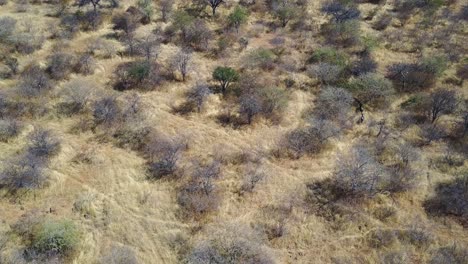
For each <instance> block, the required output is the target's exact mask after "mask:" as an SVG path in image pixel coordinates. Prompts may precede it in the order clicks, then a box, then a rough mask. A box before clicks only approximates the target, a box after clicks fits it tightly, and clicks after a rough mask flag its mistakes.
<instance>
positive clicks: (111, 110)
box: [93, 96, 121, 126]
mask: <svg viewBox="0 0 468 264" xmlns="http://www.w3.org/2000/svg"><path fill="white" fill-rule="evenodd" d="M93 117H94V123H95V124H96V125H104V126H111V125H112V124H114V123H115V122H117V121H118V120H119V119H120V117H121V109H120V107H119V105H118V103H117V99H116V98H115V97H113V96H105V97H103V98H101V99H99V100H98V101H96V102H95V103H94V106H93Z"/></svg>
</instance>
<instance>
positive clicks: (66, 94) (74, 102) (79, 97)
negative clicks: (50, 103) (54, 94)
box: [59, 79, 94, 115]
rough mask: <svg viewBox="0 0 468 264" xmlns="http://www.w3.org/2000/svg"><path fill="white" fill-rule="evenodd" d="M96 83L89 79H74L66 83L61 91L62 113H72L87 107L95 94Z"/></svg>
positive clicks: (60, 106) (60, 107) (60, 105)
mask: <svg viewBox="0 0 468 264" xmlns="http://www.w3.org/2000/svg"><path fill="white" fill-rule="evenodd" d="M93 88H94V84H92V83H91V82H90V81H88V80H80V79H73V80H71V81H69V82H67V83H66V84H64V87H63V90H62V92H61V98H62V100H63V101H62V102H61V103H60V104H59V109H60V111H61V112H62V113H65V114H67V115H72V114H76V113H79V112H81V111H82V110H83V109H85V108H86V107H87V105H88V104H89V102H90V99H91V96H92V95H93V94H94V89H93Z"/></svg>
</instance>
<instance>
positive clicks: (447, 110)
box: [428, 89, 457, 123]
mask: <svg viewBox="0 0 468 264" xmlns="http://www.w3.org/2000/svg"><path fill="white" fill-rule="evenodd" d="M428 101H429V102H428V103H429V109H428V110H429V111H428V112H429V119H430V120H431V123H434V122H435V121H437V119H438V118H439V117H440V116H441V115H446V114H451V113H453V112H454V111H455V108H456V106H457V96H456V94H455V91H453V90H448V89H438V90H436V91H434V92H432V93H431V95H430V96H429V100H428Z"/></svg>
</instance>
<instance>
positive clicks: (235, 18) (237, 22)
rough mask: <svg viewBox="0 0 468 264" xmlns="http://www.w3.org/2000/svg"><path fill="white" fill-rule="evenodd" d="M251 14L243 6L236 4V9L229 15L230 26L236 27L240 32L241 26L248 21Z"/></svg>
mask: <svg viewBox="0 0 468 264" xmlns="http://www.w3.org/2000/svg"><path fill="white" fill-rule="evenodd" d="M248 16H249V14H248V13H247V10H246V9H245V8H243V7H242V6H236V7H235V8H234V11H233V12H232V13H231V14H230V15H229V16H228V22H229V26H231V27H234V28H235V29H236V32H237V33H239V27H240V26H241V25H242V24H244V23H245V22H246V21H247V17H248Z"/></svg>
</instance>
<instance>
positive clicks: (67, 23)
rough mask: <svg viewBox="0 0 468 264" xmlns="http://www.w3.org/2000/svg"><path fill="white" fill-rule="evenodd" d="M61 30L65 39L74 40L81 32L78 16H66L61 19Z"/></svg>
mask: <svg viewBox="0 0 468 264" xmlns="http://www.w3.org/2000/svg"><path fill="white" fill-rule="evenodd" d="M60 28H61V29H62V30H63V32H62V33H61V34H62V36H63V37H66V38H72V37H73V36H75V35H76V34H77V33H78V32H79V31H80V20H79V18H78V16H77V15H76V14H65V15H62V16H61V17H60Z"/></svg>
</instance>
